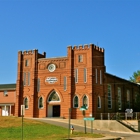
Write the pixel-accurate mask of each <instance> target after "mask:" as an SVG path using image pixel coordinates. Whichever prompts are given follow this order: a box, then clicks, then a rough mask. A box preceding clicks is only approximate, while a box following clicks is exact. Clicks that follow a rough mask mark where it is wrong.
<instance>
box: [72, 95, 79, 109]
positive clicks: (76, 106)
mask: <svg viewBox="0 0 140 140" xmlns="http://www.w3.org/2000/svg"><path fill="white" fill-rule="evenodd" d="M73 107H74V108H78V107H79V99H78V96H74V98H73Z"/></svg>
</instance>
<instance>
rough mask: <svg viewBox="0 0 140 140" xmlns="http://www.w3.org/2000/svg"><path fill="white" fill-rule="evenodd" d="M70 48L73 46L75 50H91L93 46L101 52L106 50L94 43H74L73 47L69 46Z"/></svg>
mask: <svg viewBox="0 0 140 140" xmlns="http://www.w3.org/2000/svg"><path fill="white" fill-rule="evenodd" d="M68 48H71V49H72V50H74V51H79V50H89V49H91V48H93V50H97V51H99V52H104V49H103V48H100V47H98V46H96V45H94V44H89V45H88V44H85V45H79V46H77V45H74V46H73V47H72V46H71V45H69V46H68Z"/></svg>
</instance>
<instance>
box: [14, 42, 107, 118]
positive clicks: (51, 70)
mask: <svg viewBox="0 0 140 140" xmlns="http://www.w3.org/2000/svg"><path fill="white" fill-rule="evenodd" d="M104 73H105V66H104V49H102V48H99V47H98V46H95V45H94V44H90V45H84V46H82V45H79V46H73V47H72V46H68V47H67V56H66V57H54V58H46V53H43V54H39V53H38V50H31V51H24V52H21V51H19V52H18V74H17V86H16V93H17V96H16V105H15V115H16V116H20V113H21V110H20V109H21V105H22V104H24V105H25V108H26V109H25V116H26V117H63V118H68V117H69V111H70V112H71V118H75V119H76V118H82V117H83V114H82V112H81V111H80V108H81V106H85V107H87V108H88V110H87V111H86V114H85V115H87V116H89V115H90V114H94V113H96V112H100V111H101V112H103V111H104V110H103V107H102V109H100V110H98V107H97V99H98V96H100V97H102V96H104V95H103V93H104V91H103V90H104V87H103V82H104ZM102 104H104V103H103V101H102Z"/></svg>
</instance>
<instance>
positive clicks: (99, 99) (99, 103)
mask: <svg viewBox="0 0 140 140" xmlns="http://www.w3.org/2000/svg"><path fill="white" fill-rule="evenodd" d="M97 103H98V108H101V98H100V96H98V101H97Z"/></svg>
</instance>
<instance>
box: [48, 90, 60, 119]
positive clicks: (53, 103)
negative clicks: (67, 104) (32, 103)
mask: <svg viewBox="0 0 140 140" xmlns="http://www.w3.org/2000/svg"><path fill="white" fill-rule="evenodd" d="M47 102H48V105H47V117H60V110H61V109H60V102H61V100H60V97H59V94H58V93H57V92H56V91H55V90H53V91H52V92H51V93H50V95H49V96H48V99H47Z"/></svg>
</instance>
